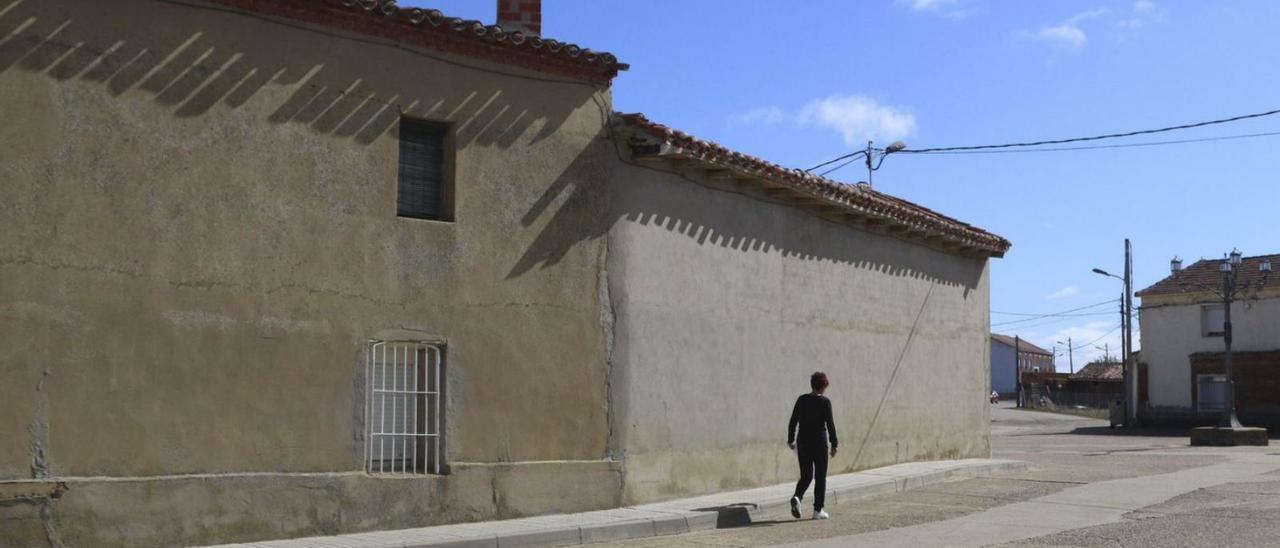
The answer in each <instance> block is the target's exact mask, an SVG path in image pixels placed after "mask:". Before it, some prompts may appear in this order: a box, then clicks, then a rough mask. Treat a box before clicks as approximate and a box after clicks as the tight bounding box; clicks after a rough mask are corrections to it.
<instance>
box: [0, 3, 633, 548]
mask: <svg viewBox="0 0 1280 548" xmlns="http://www.w3.org/2000/svg"><path fill="white" fill-rule="evenodd" d="M355 16H360V15H355ZM608 111H609V97H608V94H607V92H603V91H600V90H598V89H596V88H595V87H593V86H590V85H585V84H582V83H574V82H567V81H564V80H563V79H558V78H552V77H548V76H546V75H544V74H539V73H533V72H527V71H521V70H519V69H517V68H512V67H509V66H499V65H487V64H484V63H481V62H477V61H473V60H470V59H467V58H461V57H453V56H448V55H444V54H439V53H434V52H425V51H417V50H414V49H412V48H406V47H400V46H396V45H394V44H387V43H383V42H380V41H378V40H374V39H368V38H365V37H357V36H353V35H345V34H341V33H337V32H330V31H324V30H319V29H317V28H312V27H307V26H306V25H302V24H298V23H293V22H290V23H281V22H278V21H273V20H269V19H264V18H260V17H254V16H247V15H243V14H238V13H235V12H233V11H229V10H226V9H223V8H215V7H213V6H211V5H208V4H202V3H199V2H169V1H146V0H115V1H111V2H101V1H97V0H78V1H77V0H17V1H16V2H14V1H5V2H3V3H0V119H3V121H4V123H3V124H0V150H3V151H4V152H3V155H4V158H3V161H2V162H0V181H3V184H0V223H3V224H2V225H0V226H2V228H0V279H2V280H4V282H3V283H2V284H0V334H2V335H0V336H2V337H3V341H2V344H0V346H3V348H4V351H3V352H0V440H3V443H0V481H4V482H7V483H6V485H7V486H8V491H9V492H11V493H12V492H23V493H26V492H30V493H38V492H51V488H50V487H49V485H51V484H54V483H55V482H59V481H61V482H63V483H65V484H66V485H67V486H68V490H67V491H66V492H65V493H61V494H60V495H59V498H58V499H56V501H54V500H53V499H49V500H45V502H41V503H40V504H45V503H50V504H52V507H53V508H54V511H53V512H51V514H50V516H51V518H50V519H52V520H53V530H54V531H57V532H58V533H59V534H60V535H61V540H62V541H63V542H65V543H67V544H68V545H72V546H109V545H115V544H125V545H133V546H137V545H147V544H153V543H156V544H161V543H163V544H170V543H174V544H181V543H186V542H194V541H200V542H213V541H219V540H237V539H252V538H263V537H264V536H291V535H299V534H311V533H317V532H338V531H351V530H363V529H370V528H376V527H380V526H388V525H400V526H407V525H412V524H423V523H438V522H443V521H451V520H458V519H483V518H493V517H502V516H511V515H520V514H524V513H529V512H545V511H572V510H581V509H587V508H598V507H602V506H608V505H612V504H616V502H617V490H618V477H617V473H616V471H615V468H616V467H615V465H614V464H612V463H609V462H605V461H604V459H605V458H606V444H607V440H608V412H609V411H608V408H607V402H606V399H605V390H604V385H605V381H606V378H605V368H604V364H605V348H606V347H605V343H606V338H605V330H604V324H602V321H601V312H600V309H601V303H600V301H599V295H601V294H602V287H601V285H600V284H601V277H600V274H599V273H600V270H601V267H602V266H603V262H602V261H603V246H604V240H603V239H602V238H600V237H599V236H600V235H601V234H602V233H603V230H604V229H603V228H602V226H603V225H601V223H602V222H604V221H605V220H606V219H605V218H604V213H605V212H607V206H606V205H605V202H606V201H607V199H608V195H607V193H606V192H604V191H603V188H604V187H603V185H604V181H605V180H607V179H608V176H609V175H608V170H609V166H610V164H609V163H608V162H606V161H605V159H607V158H608V157H607V156H605V155H604V153H605V152H609V153H611V151H610V150H609V149H607V148H602V147H604V146H606V145H607V142H606V141H605V140H604V133H603V127H604V124H605V117H604V113H606V112H608ZM401 112H403V113H405V114H407V115H411V116H415V117H425V118H431V119H438V120H446V121H449V122H452V123H453V124H454V129H455V135H454V139H453V141H454V145H455V150H456V184H457V207H456V209H457V211H456V218H457V222H455V223H440V222H430V221H420V220H410V219H402V218H397V217H396V216H395V210H396V207H395V196H396V178H397V154H398V141H397V138H396V135H397V131H396V130H397V120H398V115H399V114H400V113H401ZM374 337H378V338H393V339H395V338H409V339H416V338H424V337H432V338H434V337H441V338H444V339H447V341H448V348H447V361H446V371H447V388H446V392H447V396H448V399H447V402H446V413H445V417H446V425H447V430H446V435H447V443H446V451H447V461H448V462H449V463H450V464H452V470H453V472H454V473H453V474H452V475H450V476H446V477H443V478H425V479H399V480H387V479H375V478H370V477H368V476H364V475H363V474H359V473H358V472H357V473H356V475H355V476H351V475H350V474H351V473H352V472H353V471H359V470H361V469H362V466H363V465H362V458H363V457H362V451H361V448H362V445H363V444H362V436H363V424H362V420H363V417H362V409H363V401H364V399H363V398H364V386H363V384H362V383H363V375H364V373H363V363H364V361H363V360H364V354H363V349H364V348H365V345H366V341H367V340H368V339H370V338H374ZM537 461H555V462H551V463H548V464H536V462H537ZM522 463H529V464H527V465H526V464H522ZM495 466H496V467H497V468H495ZM526 469H528V470H531V471H529V472H525V471H524V470H526ZM193 473H202V474H211V476H209V477H206V478H204V479H201V480H200V481H189V482H186V483H183V482H184V481H185V480H182V478H184V477H186V476H185V475H187V474H193ZM247 473H262V474H266V475H267V476H270V477H265V476H264V477H262V478H261V479H259V480H254V479H252V478H253V477H252V476H245V474H247ZM291 474H292V475H291ZM298 474H313V475H310V476H306V475H298ZM277 476H278V477H277ZM86 477H105V478H107V480H111V479H113V478H123V479H126V480H127V481H107V480H98V479H84V478H86ZM78 478H79V479H78ZM246 478H248V479H246ZM300 478H302V479H300ZM307 478H311V479H307ZM316 478H319V479H316ZM570 478H574V480H573V481H570ZM581 478H590V480H589V481H582V480H581ZM299 484H306V489H307V490H306V491H305V493H307V496H305V497H304V496H300V495H299V494H300V493H302V492H303V491H299V489H302V487H298V485H299ZM570 485H571V486H572V493H570V491H571V490H570V487H569V486H570ZM15 486H16V487H15ZM90 487H91V488H90ZM250 491H252V492H253V493H255V494H254V495H252V496H250V495H247V494H246V493H249V492H250ZM404 491H413V492H415V493H419V494H420V495H421V497H419V498H415V499H411V500H400V499H396V498H394V497H393V496H392V494H393V493H396V492H404ZM571 494H572V496H570V495H571ZM245 497H248V498H245ZM242 499H243V500H246V501H250V502H249V503H246V504H243V505H242V504H238V503H236V504H233V503H231V502H229V501H232V500H242ZM14 500H16V499H14ZM41 500H44V499H41ZM200 500H206V501H208V504H203V503H196V502H192V501H200ZM174 501H184V502H181V503H177V502H174ZM15 504H16V503H15ZM24 504H25V503H24ZM299 505H301V506H299ZM37 506H38V505H37ZM24 508H25V509H24ZM124 508H133V509H141V508H149V509H151V510H153V511H154V513H152V512H151V511H142V510H137V512H135V513H130V514H129V518H128V519H136V520H138V521H137V524H136V525H137V526H136V527H134V526H132V525H130V524H129V523H125V522H121V521H116V519H117V518H118V519H121V520H125V521H126V522H127V519H125V517H123V516H121V515H119V514H118V512H119V511H120V510H121V509H124ZM326 508H328V509H329V510H325V509H326ZM28 510H31V509H30V508H26V507H25V506H23V505H21V504H19V505H16V506H13V505H10V506H5V507H4V508H0V511H3V512H26V511H28ZM37 510H38V509H36V510H31V511H37ZM308 512H311V515H308ZM264 513H265V514H264ZM29 515H37V514H29ZM289 516H293V517H289ZM276 518H279V519H276ZM303 518H306V519H303ZM2 519H4V518H3V517H0V520H2ZM24 519H25V518H24ZM103 523H111V524H113V526H112V527H100V526H98V525H95V524H99V525H100V524H103ZM206 525H208V526H207V527H206ZM214 525H216V527H214Z"/></svg>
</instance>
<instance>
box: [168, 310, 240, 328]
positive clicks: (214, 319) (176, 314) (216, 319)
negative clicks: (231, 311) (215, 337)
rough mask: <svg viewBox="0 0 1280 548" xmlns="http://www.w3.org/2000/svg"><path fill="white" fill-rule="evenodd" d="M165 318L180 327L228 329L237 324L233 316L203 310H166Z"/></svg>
mask: <svg viewBox="0 0 1280 548" xmlns="http://www.w3.org/2000/svg"><path fill="white" fill-rule="evenodd" d="M164 319H166V320H168V321H169V323H171V324H173V325H176V326H178V327H189V328H195V329H208V328H216V329H219V330H222V331H227V330H230V329H232V328H234V327H235V326H236V321H235V319H233V318H230V317H228V316H223V315H221V314H213V313H210V312H205V311H202V310H166V311H165V312H164Z"/></svg>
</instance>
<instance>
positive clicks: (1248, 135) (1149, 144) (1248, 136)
mask: <svg viewBox="0 0 1280 548" xmlns="http://www.w3.org/2000/svg"><path fill="white" fill-rule="evenodd" d="M1277 135H1280V131H1268V132H1264V133H1245V134H1242V135H1221V136H1218V137H1204V138H1200V139H1178V140H1172V141H1148V142H1144V143H1121V144H1115V145H1091V146H1083V147H1052V148H1032V149H1013V150H1008V149H1005V150H951V151H934V152H920V151H909V150H904V151H902V152H915V153H917V154H925V155H930V154H938V155H942V154H1016V153H1024V152H1068V151H1074V150H1099V149H1107V148H1134V147H1152V146H1160V145H1181V144H1186V143H1205V142H1210V141H1230V140H1234V139H1252V138H1257V137H1274V136H1277ZM841 167H844V166H843V165H841ZM832 171H834V170H832Z"/></svg>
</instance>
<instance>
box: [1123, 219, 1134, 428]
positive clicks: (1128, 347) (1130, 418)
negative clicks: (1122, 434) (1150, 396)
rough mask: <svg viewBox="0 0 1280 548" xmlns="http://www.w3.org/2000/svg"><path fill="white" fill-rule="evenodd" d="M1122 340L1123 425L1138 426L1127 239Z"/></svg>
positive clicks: (1129, 249)
mask: <svg viewBox="0 0 1280 548" xmlns="http://www.w3.org/2000/svg"><path fill="white" fill-rule="evenodd" d="M1121 302H1122V303H1123V305H1124V339H1123V342H1122V343H1121V346H1122V348H1121V349H1120V353H1121V354H1122V356H1121V358H1123V359H1124V363H1123V365H1122V366H1121V371H1123V372H1124V388H1125V397H1124V399H1125V400H1126V402H1127V403H1128V405H1126V406H1125V407H1126V409H1125V419H1126V420H1125V425H1126V426H1129V427H1134V426H1137V425H1138V364H1136V363H1133V251H1132V248H1131V247H1130V246H1129V239H1128V238H1125V239H1124V299H1123V300H1122V301H1121Z"/></svg>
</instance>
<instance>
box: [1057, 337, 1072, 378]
mask: <svg viewBox="0 0 1280 548" xmlns="http://www.w3.org/2000/svg"><path fill="white" fill-rule="evenodd" d="M1055 342H1056V343H1057V344H1062V345H1066V347H1067V366H1068V367H1070V368H1071V369H1069V371H1071V374H1073V375H1074V374H1075V372H1076V358H1075V354H1073V353H1072V350H1074V349H1073V348H1071V337H1067V342H1062V341H1055ZM1055 357H1057V356H1055Z"/></svg>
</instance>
